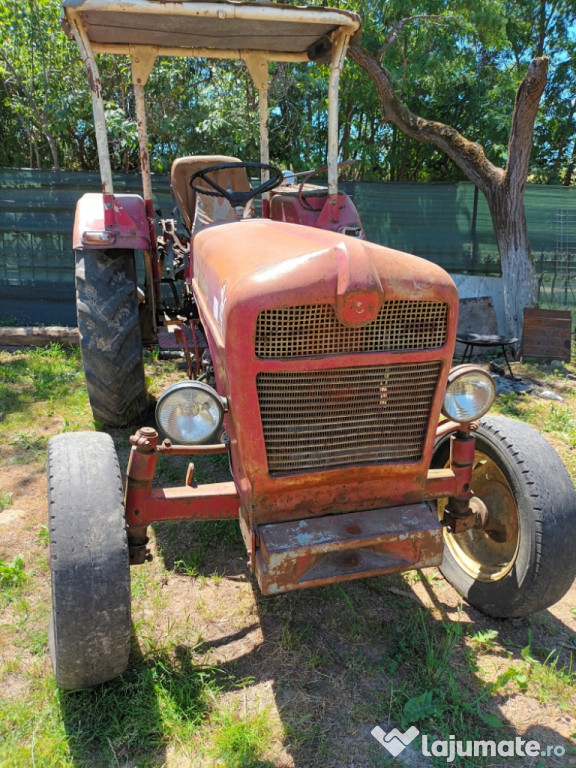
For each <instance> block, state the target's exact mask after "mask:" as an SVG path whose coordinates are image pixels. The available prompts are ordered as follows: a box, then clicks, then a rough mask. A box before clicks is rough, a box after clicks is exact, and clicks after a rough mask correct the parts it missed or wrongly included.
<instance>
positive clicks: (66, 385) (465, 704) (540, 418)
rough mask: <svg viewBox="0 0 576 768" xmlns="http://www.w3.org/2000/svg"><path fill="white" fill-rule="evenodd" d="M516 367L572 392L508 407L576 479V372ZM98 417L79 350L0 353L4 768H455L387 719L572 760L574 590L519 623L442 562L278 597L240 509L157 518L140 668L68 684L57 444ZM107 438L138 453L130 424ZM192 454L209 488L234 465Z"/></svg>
mask: <svg viewBox="0 0 576 768" xmlns="http://www.w3.org/2000/svg"><path fill="white" fill-rule="evenodd" d="M147 365H148V370H147V375H148V377H149V381H150V382H152V383H153V387H154V389H155V392H156V393H158V392H159V391H160V390H161V388H162V387H163V386H164V385H165V384H166V383H168V382H169V381H173V380H176V378H179V377H181V376H182V373H181V372H180V373H179V372H177V371H176V370H175V367H174V364H168V363H166V364H162V363H159V362H158V361H156V360H155V359H153V358H149V359H148V363H147ZM515 368H516V372H517V373H520V374H521V375H523V376H529V377H531V378H533V379H535V380H537V381H538V382H540V385H539V388H541V389H547V390H551V391H554V392H557V393H558V394H559V395H560V396H561V397H562V398H563V399H562V401H553V400H545V399H539V398H537V397H534V396H514V395H508V396H504V397H501V398H500V399H499V402H498V403H497V404H496V406H495V408H494V410H495V411H499V412H501V413H505V414H507V415H509V416H512V417H513V418H519V419H522V420H524V421H526V422H528V423H530V424H532V425H533V426H534V427H535V428H536V429H538V430H539V431H541V432H543V434H544V435H545V436H546V437H547V438H548V439H549V440H550V441H551V442H552V443H553V445H554V446H555V448H556V449H557V450H558V452H559V453H560V455H561V457H562V459H563V460H564V462H565V464H566V466H567V467H568V470H569V472H570V473H571V475H572V477H573V478H576V456H575V451H576V388H575V385H576V381H574V382H573V381H571V380H570V379H568V378H566V377H565V375H564V374H565V372H566V371H565V372H564V373H554V372H552V371H549V370H548V369H546V368H544V367H541V366H535V365H519V364H516V366H515ZM566 370H567V371H568V372H571V371H575V370H576V368H574V367H573V366H568V367H567V369H566ZM96 426H97V425H96ZM94 428H95V425H94V423H93V422H92V420H91V416H90V411H89V406H88V399H87V394H86V391H85V388H84V382H83V374H82V368H81V361H80V357H79V353H78V352H77V351H75V350H71V351H65V350H63V349H60V348H59V347H49V348H46V349H41V350H30V351H25V352H22V351H16V352H0V446H1V448H2V453H1V456H2V458H1V460H0V461H1V473H0V768H27V767H28V766H35V767H37V768H43V767H45V766H46V767H47V766H53V767H54V768H56V767H57V768H68V767H69V766H70V767H71V766H87V767H88V766H90V767H92V766H94V767H95V768H97V767H99V766H110V767H111V768H112V767H116V766H122V767H126V768H128V767H130V768H136V767H138V768H145V767H150V768H151V767H153V766H154V767H156V766H158V767H159V766H164V765H165V766H171V767H173V768H182V767H184V766H190V767H192V766H194V767H196V766H197V767H198V768H210V767H212V766H214V768H216V767H217V766H219V767H223V768H289V767H292V768H294V767H295V768H332V767H333V768H352V766H353V767H354V768H371V767H372V766H373V767H374V768H376V767H377V766H401V765H431V766H432V765H446V758H445V757H440V756H436V757H435V756H431V757H427V758H423V757H422V756H421V755H419V753H418V754H416V755H415V757H414V754H413V755H412V758H410V755H409V751H408V750H407V751H406V752H405V753H403V754H402V755H401V756H399V757H398V758H393V757H391V756H390V755H389V754H388V753H387V752H386V751H385V750H384V749H383V748H382V747H381V746H380V745H379V744H378V743H377V741H376V740H375V739H374V738H373V737H372V736H371V733H370V732H371V730H372V729H373V728H374V727H375V726H376V725H380V726H381V727H382V728H383V729H384V730H390V729H391V728H392V727H394V726H397V727H399V728H400V729H402V730H405V729H407V728H408V727H409V726H410V725H416V727H417V728H418V729H419V730H420V732H421V733H423V734H430V736H431V737H432V736H433V737H434V738H438V739H439V738H444V739H448V738H449V736H450V735H451V734H452V735H455V736H456V738H458V739H463V740H464V739H469V740H472V739H477V740H489V739H495V740H496V741H499V740H505V739H514V738H515V737H516V736H521V737H522V738H533V739H537V740H539V741H540V742H541V743H542V744H546V745H551V746H558V747H561V749H562V750H563V754H562V756H558V755H557V754H556V755H555V754H554V752H553V751H552V752H551V754H550V756H546V757H542V756H540V757H538V758H537V759H535V760H534V761H533V762H532V763H530V765H534V766H541V768H555V766H566V765H575V764H576V749H575V739H576V714H575V713H576V661H575V659H574V656H575V654H576V591H575V590H574V588H572V590H571V591H570V592H569V593H568V595H567V597H566V598H565V599H564V600H563V601H562V603H561V604H559V605H558V606H556V607H554V608H553V609H551V610H549V611H544V612H542V613H539V614H536V615H535V616H532V617H530V618H527V619H515V620H512V621H499V620H495V619H489V618H487V617H486V616H483V615H482V614H480V613H479V612H478V611H476V610H474V609H472V608H470V607H469V606H467V605H466V604H465V603H463V602H462V601H461V600H460V598H459V597H458V595H457V594H456V593H455V592H454V590H453V589H452V588H451V587H450V586H449V585H448V584H447V583H446V582H445V581H444V579H443V578H442V576H441V574H440V573H439V571H437V570H436V569H426V570H425V571H418V572H407V573H405V574H402V575H391V576H384V577H377V578H373V579H366V580H359V581H356V582H348V583H345V584H338V585H328V586H325V587H322V588H317V589H310V590H308V591H301V592H294V593H291V594H285V595H280V596H278V597H262V596H261V595H260V594H259V592H258V589H257V587H256V585H255V584H254V582H253V581H252V579H251V577H250V576H249V574H248V571H247V569H246V564H245V561H246V555H245V551H244V548H243V544H242V540H241V537H240V534H239V531H238V527H237V525H236V523H234V522H227V521H220V522H216V523H192V522H190V523H182V524H175V523H173V524H167V523H165V524H162V525H155V526H154V527H153V528H154V530H153V532H152V549H153V554H154V560H153V561H152V563H149V564H145V565H142V566H138V567H135V568H133V569H132V573H131V576H132V602H133V611H132V621H133V638H132V650H131V658H130V664H129V668H128V671H127V672H126V673H125V674H124V675H123V676H122V677H120V678H119V679H117V680H114V681H112V682H110V683H107V684H105V685H102V686H97V687H95V688H93V689H90V690H87V691H73V692H65V691H61V690H58V689H57V688H56V685H55V682H54V679H53V676H52V671H51V664H50V660H49V657H48V644H47V624H48V616H49V610H50V607H49V606H50V583H49V582H50V580H49V569H48V559H47V554H48V550H47V547H48V540H47V528H46V511H45V510H46V489H45V479H44V472H45V469H44V464H45V455H46V445H47V441H48V439H49V437H50V436H51V435H52V434H55V433H57V432H63V431H71V430H85V429H88V430H92V429H94ZM111 434H112V436H113V438H114V441H115V444H116V447H117V450H118V453H119V457H120V462H121V465H122V466H125V462H126V458H127V455H128V450H129V443H128V436H129V434H130V433H129V431H128V430H113V431H111ZM187 462H188V460H187V459H185V458H183V457H175V458H174V460H172V459H162V460H161V462H160V465H159V475H160V480H161V482H163V483H165V484H173V485H174V484H180V483H181V482H182V480H183V475H184V473H185V470H186V465H187ZM195 464H196V477H197V478H198V479H199V480H200V481H201V482H205V481H209V480H212V479H226V478H227V477H228V476H229V475H228V466H227V462H226V461H223V459H222V457H214V458H212V459H211V458H207V457H206V458H204V457H203V458H202V459H201V460H198V461H195ZM95 469H97V468H95ZM567 535H573V532H567ZM418 743H419V742H418V740H416V741H415V742H414V744H418ZM560 751H561V750H560ZM406 755H408V758H406ZM401 758H402V759H401ZM410 759H413V760H416V759H419V760H420V761H422V760H425V762H418V761H416V762H412V763H410ZM500 759H501V758H497V760H500ZM452 764H454V765H459V766H470V768H482V766H486V768H487V767H488V766H493V765H500V764H501V763H499V762H494V759H491V758H482V757H475V758H467V757H462V758H457V760H456V761H454V762H453V763H452ZM506 765H517V766H522V768H524V767H525V766H526V765H527V764H526V762H525V761H522V760H520V761H516V762H515V761H514V759H512V758H511V759H510V760H506Z"/></svg>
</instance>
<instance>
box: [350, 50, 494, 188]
mask: <svg viewBox="0 0 576 768" xmlns="http://www.w3.org/2000/svg"><path fill="white" fill-rule="evenodd" d="M348 56H349V57H350V58H351V59H352V60H353V61H355V62H356V64H358V65H359V66H360V67H362V69H364V70H365V72H366V73H367V74H368V75H369V76H370V78H371V79H372V81H373V82H374V84H375V86H376V91H377V94H378V100H379V102H380V107H381V109H382V117H383V118H384V120H387V121H389V122H391V123H394V124H395V125H397V126H398V128H400V130H401V131H402V132H403V133H405V134H406V135H407V136H409V137H410V138H412V139H415V140H416V141H423V142H430V143H431V144H434V145H435V146H436V147H438V149H441V150H442V151H443V152H445V153H446V154H447V155H448V156H449V157H450V158H451V159H452V160H453V161H454V162H455V163H456V165H457V166H458V167H459V168H461V169H462V171H464V173H465V174H466V176H468V178H469V179H470V180H471V181H472V182H473V183H474V184H475V185H476V186H477V187H479V189H481V190H482V191H483V192H485V193H486V192H488V191H489V190H490V189H491V188H493V187H494V186H497V185H498V184H500V183H501V182H502V181H503V179H504V171H503V170H502V169H501V168H497V167H496V166H495V165H493V164H492V163H491V162H490V161H489V160H488V158H487V157H486V155H485V154H484V149H483V148H482V146H481V145H480V144H477V143H476V142H474V141H470V140H469V139H467V138H465V137H464V136H462V134H461V133H459V132H458V131H457V130H456V129H455V128H451V127H450V126H448V125H445V124H444V123H439V122H436V121H435V120H427V119H425V118H423V117H419V116H418V115H416V114H414V113H413V112H411V111H410V110H409V109H408V107H406V106H405V105H404V104H402V102H401V101H400V100H399V99H398V98H397V96H396V94H395V92H394V87H393V85H392V77H391V75H390V73H389V72H388V70H387V69H385V68H384V67H383V66H382V65H381V64H380V63H379V62H378V61H376V59H375V58H374V57H373V56H372V55H371V54H369V53H368V52H367V51H366V50H365V49H364V48H362V47H361V46H360V45H358V44H356V43H352V44H351V45H350V47H349V48H348Z"/></svg>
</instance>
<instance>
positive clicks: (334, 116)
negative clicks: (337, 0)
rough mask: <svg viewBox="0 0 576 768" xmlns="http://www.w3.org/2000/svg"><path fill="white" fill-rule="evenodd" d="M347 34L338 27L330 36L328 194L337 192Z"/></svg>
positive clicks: (331, 194)
mask: <svg viewBox="0 0 576 768" xmlns="http://www.w3.org/2000/svg"><path fill="white" fill-rule="evenodd" d="M349 37H350V36H349V34H348V33H347V32H345V31H344V30H343V29H338V30H337V31H336V32H334V34H333V36H332V55H331V60H330V80H329V83H328V196H329V197H331V196H333V195H336V194H338V85H339V82H340V75H341V73H342V69H343V67H344V60H345V58H346V49H347V48H348V40H349Z"/></svg>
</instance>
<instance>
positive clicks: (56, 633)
mask: <svg viewBox="0 0 576 768" xmlns="http://www.w3.org/2000/svg"><path fill="white" fill-rule="evenodd" d="M47 479H48V515H49V520H48V523H49V525H48V528H49V534H50V571H51V575H52V614H51V616H50V626H49V637H48V642H49V648H50V657H51V659H52V665H53V667H54V675H55V677H56V682H57V684H58V686H59V687H60V688H63V689H65V690H71V689H75V688H88V687H90V686H92V685H97V684H98V683H103V682H105V681H106V680H111V679H112V678H114V677H117V676H118V675H120V674H122V672H124V670H125V669H126V666H127V664H128V654H129V651H130V572H129V568H130V566H129V557H128V540H127V535H126V526H125V518H124V504H123V493H122V479H121V476H120V470H119V467H118V459H117V457H116V451H115V449H114V444H113V443H112V439H111V438H110V436H109V435H106V434H103V433H100V432H72V433H69V434H63V435H57V436H56V437H53V438H52V439H51V440H50V442H49V444H48V478H47Z"/></svg>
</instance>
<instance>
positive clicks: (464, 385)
mask: <svg viewBox="0 0 576 768" xmlns="http://www.w3.org/2000/svg"><path fill="white" fill-rule="evenodd" d="M495 397H496V386H495V384H494V379H493V378H492V376H490V374H489V373H486V371H483V370H482V369H481V368H476V367H475V366H473V365H461V366H458V367H457V368H454V369H453V370H452V371H450V375H449V376H448V385H447V387H446V394H445V395H444V405H443V406H442V413H443V414H444V415H445V416H447V417H448V418H449V419H452V420H453V421H459V422H462V423H465V424H466V423H468V422H470V421H475V420H476V419H479V418H480V416H483V415H484V414H485V413H486V411H488V410H489V409H490V407H491V405H492V403H493V402H494V398H495Z"/></svg>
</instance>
